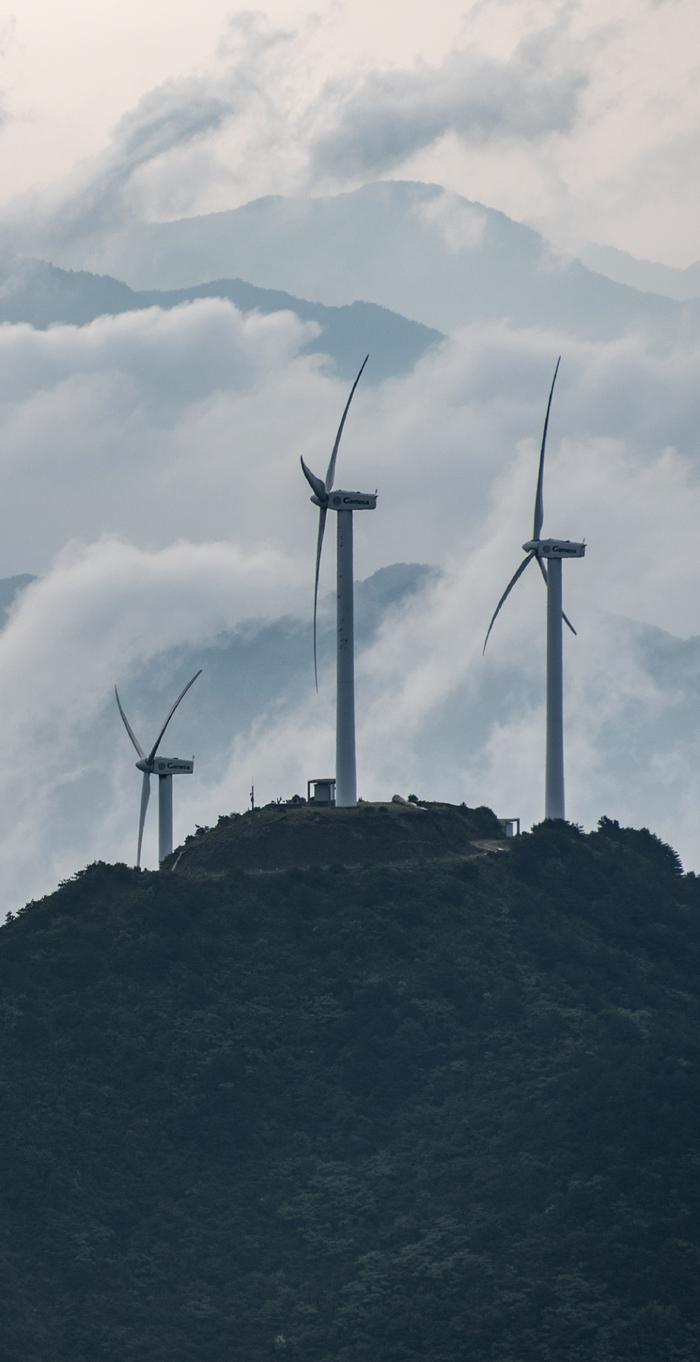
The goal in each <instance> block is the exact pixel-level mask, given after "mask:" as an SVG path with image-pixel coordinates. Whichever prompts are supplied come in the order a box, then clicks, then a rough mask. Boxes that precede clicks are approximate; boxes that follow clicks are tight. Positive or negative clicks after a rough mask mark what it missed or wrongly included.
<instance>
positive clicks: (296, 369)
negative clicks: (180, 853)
mask: <svg viewBox="0 0 700 1362" xmlns="http://www.w3.org/2000/svg"><path fill="white" fill-rule="evenodd" d="M59 239H60V249H58V243H59ZM45 244H47V245H48V243H45ZM56 245H57V249H56V251H55V252H53V253H52V252H51V251H49V249H47V250H46V257H47V258H46V260H44V261H43V262H42V261H31V260H24V261H17V260H16V259H15V260H14V261H12V262H10V261H6V264H5V273H4V281H3V287H2V289H1V290H0V317H1V318H2V319H3V320H4V322H5V324H4V325H3V326H0V348H1V349H2V363H0V410H1V411H2V416H3V442H2V469H3V487H4V493H5V502H6V505H7V507H8V508H9V512H8V516H7V520H6V524H5V527H4V536H3V541H2V558H1V559H0V571H2V572H3V574H4V575H5V577H10V576H12V577H13V578H16V575H17V574H18V573H24V574H29V573H34V574H37V576H38V579H39V580H37V581H36V582H33V583H32V582H29V581H28V579H27V577H26V576H25V578H23V579H22V580H21V581H19V579H18V582H14V583H9V584H7V588H6V592H5V595H3V596H2V599H1V600H0V604H3V605H4V604H5V603H6V597H7V603H9V599H10V596H11V595H12V594H13V592H16V589H17V585H18V584H19V585H20V586H21V587H27V589H26V590H21V591H20V593H19V595H18V596H17V597H16V600H15V605H14V607H13V608H12V609H11V610H10V614H9V620H8V623H7V625H6V627H5V628H4V629H3V631H2V633H0V704H2V707H3V713H4V714H5V715H6V724H5V739H4V741H5V748H4V751H5V755H4V764H3V768H2V771H1V772H0V808H2V809H3V810H4V823H3V826H4V833H3V835H2V836H1V837H0V883H2V885H3V886H4V894H5V897H6V901H7V902H8V905H9V904H10V903H11V904H12V906H17V904H18V903H19V902H21V901H22V899H23V898H26V896H27V895H28V894H36V893H39V892H43V891H44V890H48V889H50V888H51V887H52V885H53V883H54V882H55V880H56V879H57V878H60V877H62V876H65V875H67V874H70V873H72V871H73V870H75V869H76V868H78V867H79V866H80V865H82V864H84V863H85V862H86V861H88V860H91V859H95V858H104V859H114V858H123V859H126V860H132V859H133V851H134V831H135V824H136V802H137V794H138V792H137V788H136V785H137V775H136V772H135V771H134V770H133V766H132V763H131V756H132V753H131V752H130V750H129V746H128V743H127V742H126V741H125V739H124V734H123V732H122V730H121V728H120V725H119V721H118V716H117V714H116V709H115V708H114V703H113V693H112V686H113V683H114V682H115V681H118V682H119V685H120V690H121V691H122V692H123V695H124V699H125V703H126V704H127V711H128V712H129V714H130V716H132V711H133V719H134V722H135V724H136V725H137V731H139V732H140V731H141V728H143V731H144V735H147V732H148V731H150V728H151V727H152V726H153V725H157V723H158V720H159V718H160V717H162V714H164V713H165V712H166V711H167V708H168V707H169V705H170V703H171V702H172V699H173V698H174V695H175V694H176V693H177V690H178V689H179V687H180V686H181V685H182V684H184V681H185V680H186V679H187V677H188V676H189V675H192V674H193V672H194V671H195V670H197V668H198V667H200V666H202V665H203V666H204V672H203V675H202V677H201V678H200V680H199V681H198V683H197V687H196V688H195V689H194V690H193V692H192V694H191V696H188V697H187V702H186V704H183V706H182V711H181V712H180V711H179V712H178V715H177V716H176V724H174V726H173V732H172V741H173V750H174V751H175V748H177V752H176V753H175V754H177V755H185V756H188V755H190V754H191V752H192V750H193V749H194V750H195V753H196V768H195V775H194V777H193V778H191V779H190V778H188V779H182V780H181V781H180V783H179V785H178V788H177V790H176V797H175V831H176V837H178V838H179V837H182V836H183V835H184V834H185V833H186V832H187V831H188V830H191V828H192V827H193V826H194V824H195V823H201V824H203V823H208V822H214V821H216V818H217V817H218V815H219V814H220V813H221V812H225V811H229V810H231V809H235V808H241V807H243V806H244V805H245V803H246V801H247V797H248V790H249V788H250V783H251V781H252V780H254V781H255V783H256V789H257V790H258V791H259V797H260V798H277V797H286V796H288V795H290V794H292V793H293V792H295V791H297V792H303V790H304V788H305V782H306V779H307V778H308V777H309V776H313V775H318V774H322V773H327V772H328V771H329V770H330V769H331V768H332V761H333V646H332V623H331V616H332V594H330V595H328V596H324V614H323V621H322V684H321V691H320V695H319V696H318V697H316V695H315V693H314V690H313V684H312V669H311V655H310V651H311V644H310V605H311V579H312V565H313V553H314V544H315V521H314V519H313V511H312V508H311V507H310V506H309V505H308V499H307V489H306V487H305V485H304V484H303V482H302V479H301V474H300V472H299V465H298V456H299V454H300V453H303V454H304V456H305V458H306V459H307V460H308V462H309V463H310V465H311V466H312V467H314V468H319V469H320V470H321V471H322V470H323V469H324V468H325V465H326V462H327V459H328V454H329V449H330V444H331V441H332V438H333V433H334V431H335V428H336V425H337V421H338V417H339V414H340V411H341V410H342V406H343V403H344V401H345V398H346V395H347V378H348V376H349V374H350V373H352V372H354V371H355V369H356V366H357V364H358V363H359V361H360V360H361V358H362V356H363V354H364V353H365V351H366V350H368V349H369V350H370V351H371V360H370V365H369V366H368V369H367V371H366V379H367V381H365V379H364V378H363V382H362V385H361V388H360V389H359V391H358V395H357V399H356V401H355V403H354V406H353V412H352V420H351V421H350V422H349V423H348V427H347V429H346V433H345V436H344V443H343V449H342V454H341V462H342V470H343V471H342V474H341V476H342V477H343V478H345V477H346V476H347V478H348V480H350V481H351V482H352V483H356V484H357V485H358V486H365V485H366V486H367V487H375V486H377V487H378V488H379V493H380V497H379V508H378V509H379V513H378V515H377V516H376V517H372V518H371V524H362V526H360V527H358V542H357V573H358V576H359V577H360V578H362V579H364V585H363V586H362V588H361V590H360V591H359V594H358V612H357V613H358V629H359V632H360V643H361V647H360V655H359V666H358V699H359V709H358V720H359V740H360V788H361V791H362V793H363V794H364V795H365V797H368V798H380V797H385V796H387V795H391V794H392V793H393V792H394V791H398V792H401V793H404V794H405V793H407V792H408V791H409V790H416V791H417V792H418V793H420V794H423V795H425V796H427V797H436V798H447V799H451V800H455V801H456V802H460V801H462V800H466V801H467V802H468V803H470V804H472V805H478V804H482V803H485V804H489V805H491V806H492V807H494V808H495V809H496V811H497V812H498V813H500V814H502V815H513V814H516V815H520V816H521V817H522V818H523V819H524V821H525V822H528V821H533V820H535V819H537V818H538V817H540V816H541V812H542V748H543V667H544V594H543V591H542V586H541V583H538V582H530V583H524V584H522V588H521V587H520V586H519V587H518V603H517V608H515V609H514V610H513V611H512V612H510V613H509V614H508V616H507V617H506V616H505V615H504V617H503V618H502V619H501V620H499V624H498V630H497V632H496V633H495V634H494V636H493V638H492V641H491V643H490V645H489V654H488V656H487V658H486V659H485V660H483V659H482V657H481V645H482V641H483V635H484V630H485V627H486V624H487V622H488V619H489V617H490V614H491V612H492V610H493V608H494V605H495V603H496V601H497V599H498V596H499V594H500V592H501V591H502V589H503V587H504V586H505V583H506V581H507V580H508V577H509V576H510V574H511V573H512V571H513V569H514V567H515V566H516V563H517V561H518V558H519V553H520V549H519V546H520V544H521V543H522V542H523V540H524V539H525V538H526V537H527V535H528V534H529V532H530V526H531V515H532V499H533V495H534V477H535V470H536V461H537V450H538V447H539V438H540V432H541V424H542V417H543V411H544V401H545V398H546V392H547V388H548V385H549V381H550V378H551V373H552V369H553V365H554V361H555V358H556V356H557V354H559V353H563V361H562V368H561V373H560V380H559V384H558V389H557V397H556V402H555V406H554V410H553V415H552V423H551V427H550V441H549V447H548V461H549V471H548V481H547V487H546V495H545V531H546V532H547V533H556V534H563V535H569V536H571V537H577V538H581V537H585V536H587V537H588V541H589V551H588V554H587V557H586V559H585V561H584V562H583V563H581V564H577V565H571V566H570V569H567V573H566V574H565V576H566V584H565V590H566V599H567V610H568V611H569V613H570V614H571V616H572V618H573V619H574V621H575V623H576V626H577V628H578V630H579V637H578V639H571V640H568V641H567V645H566V646H567V661H566V666H567V735H568V738H567V761H568V792H569V810H570V814H571V817H572V818H574V819H576V820H579V821H581V822H583V823H585V824H587V825H591V824H593V823H595V821H596V820H597V818H598V817H599V816H600V814H601V813H608V814H610V815H611V816H613V817H620V818H621V819H622V820H623V821H625V822H631V823H649V824H652V825H653V826H654V828H655V829H656V830H657V831H658V832H659V833H660V834H661V835H664V836H666V837H668V839H669V840H671V841H673V842H674V844H676V845H677V846H678V848H679V850H680V852H681V854H682V855H683V856H684V858H685V860H686V863H687V864H688V865H690V866H693V865H697V864H698V861H697V850H696V843H697V838H696V827H695V824H696V812H695V811H696V809H697V807H698V802H699V801H700V777H699V776H698V774H697V773H698V772H699V771H700V736H698V735H697V730H696V713H697V708H698V704H697V702H698V698H700V697H699V694H698V692H699V691H700V673H699V667H700V659H699V656H698V652H699V649H698V643H697V637H698V635H700V620H699V619H698V612H697V571H696V563H697V523H698V518H699V517H700V483H699V478H698V473H699V471H700V463H699V460H698V453H699V451H698V431H699V430H700V401H699V390H698V385H697V372H698V367H699V366H700V336H699V335H698V328H697V316H698V313H697V311H696V303H695V302H694V301H692V300H691V301H689V302H679V301H678V300H674V299H672V298H669V297H661V296H660V295H654V294H652V293H650V292H644V291H641V290H640V289H636V288H631V287H629V286H626V285H623V284H618V283H616V282H614V281H611V280H610V279H608V278H605V277H604V276H603V275H602V274H596V273H594V272H592V271H591V270H590V269H588V268H587V267H586V266H584V265H583V264H581V263H580V262H577V261H573V260H569V259H564V258H562V257H561V256H559V255H557V253H556V252H555V251H554V250H553V249H552V248H551V247H549V246H548V245H547V243H546V242H544V241H543V239H542V238H541V237H539V236H538V235H537V234H536V233H535V232H533V231H531V230H530V229H528V228H525V227H522V226H520V225H519V224H517V223H514V222H512V221H510V220H509V219H508V218H507V217H505V216H504V215H503V214H500V213H498V212H496V211H494V210H491V209H488V208H485V207H483V206H480V205H475V204H472V203H469V202H468V201H467V200H465V199H461V198H460V197H459V196H457V195H455V194H452V193H447V192H445V191H443V190H441V189H440V188H439V187H437V186H434V185H420V184H415V183H398V182H397V183H385V184H377V185H369V186H367V187H365V188H364V189H360V190H357V191H355V192H353V193H350V194H341V195H337V196H335V197H333V198H331V197H326V198H320V199H308V200H302V199H287V200H285V199H282V198H268V199H263V200H257V201H256V202H254V203H252V204H250V205H248V206H247V207H245V208H242V209H237V210H235V211H232V212H230V213H221V214H213V215H208V216H206V217H202V218H194V219H190V220H189V221H180V222H172V223H161V224H152V223H151V224H132V225H131V226H129V227H128V228H125V229H123V230H120V234H119V235H118V237H112V238H110V237H107V236H105V238H104V240H102V241H101V242H97V241H96V240H95V238H94V237H93V238H92V239H91V241H90V244H89V249H88V245H87V242H86V239H84V238H81V237H80V235H79V233H76V234H75V236H74V238H73V239H72V241H71V242H70V243H69V241H68V238H67V236H66V235H65V233H63V235H60V237H59V234H57V236H56ZM96 271H99V273H96ZM104 271H109V273H108V274H106V273H104ZM198 281H204V282H198ZM368 519H369V518H368ZM331 557H332V555H331V554H329V556H328V560H327V561H326V562H325V564H324V574H323V590H324V592H327V591H328V590H329V589H330V588H331V586H332V581H333V571H332V562H331ZM416 563H420V564H428V565H430V567H429V568H426V567H423V568H420V569H418V568H415V567H413V568H407V567H406V566H402V565H405V564H416ZM634 621H637V622H634ZM139 726H140V727H139ZM180 749H181V750H180ZM151 833H152V834H153V835H151ZM154 847H155V833H154V831H153V829H151V830H150V832H149V833H148V834H147V838H146V843H145V848H146V863H147V864H148V863H149V858H150V857H151V856H152V853H153V851H154ZM150 863H152V860H151V861H150Z"/></svg>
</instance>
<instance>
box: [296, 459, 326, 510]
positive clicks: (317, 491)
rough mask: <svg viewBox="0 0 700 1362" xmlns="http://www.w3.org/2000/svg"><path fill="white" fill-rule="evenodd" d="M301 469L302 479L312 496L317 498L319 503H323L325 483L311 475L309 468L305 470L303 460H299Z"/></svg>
mask: <svg viewBox="0 0 700 1362" xmlns="http://www.w3.org/2000/svg"><path fill="white" fill-rule="evenodd" d="M301 467H302V470H303V473H304V477H305V478H306V481H307V482H308V484H309V487H310V488H311V491H312V492H313V494H314V496H316V497H318V499H319V501H325V500H326V484H325V482H323V481H322V479H321V478H317V477H316V474H315V473H312V472H311V469H310V468H307V466H306V464H305V463H304V460H303V459H302V460H301Z"/></svg>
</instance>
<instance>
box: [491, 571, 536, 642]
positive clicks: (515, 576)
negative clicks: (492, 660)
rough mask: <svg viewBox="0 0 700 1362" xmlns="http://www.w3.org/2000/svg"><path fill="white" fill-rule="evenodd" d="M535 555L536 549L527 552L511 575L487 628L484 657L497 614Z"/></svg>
mask: <svg viewBox="0 0 700 1362" xmlns="http://www.w3.org/2000/svg"><path fill="white" fill-rule="evenodd" d="M534 557H535V552H534V549H533V550H532V552H531V553H528V554H527V557H525V558H523V561H522V563H521V564H520V567H519V568H518V569H517V571H516V572H514V573H513V576H512V577H511V579H510V581H509V583H508V585H507V587H506V589H505V591H504V592H503V595H502V596H501V599H500V601H499V602H498V605H497V606H496V609H495V610H494V612H493V614H492V616H491V623H490V625H489V627H488V629H487V630H486V638H485V639H484V646H483V648H482V650H481V656H482V657H483V655H484V653H485V652H486V644H487V643H488V641H489V634H490V633H491V630H492V629H493V626H494V624H495V623H496V616H497V615H498V612H499V610H500V608H501V606H502V605H503V602H504V601H505V600H506V597H507V596H509V595H510V593H511V591H512V590H513V587H514V586H515V583H516V582H517V580H518V577H522V575H523V573H524V571H525V568H526V567H527V565H528V563H529V562H530V560H531V559H532V558H534Z"/></svg>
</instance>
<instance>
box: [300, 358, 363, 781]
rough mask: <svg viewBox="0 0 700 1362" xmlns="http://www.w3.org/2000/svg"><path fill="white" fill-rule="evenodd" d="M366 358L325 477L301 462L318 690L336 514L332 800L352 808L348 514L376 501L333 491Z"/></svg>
mask: <svg viewBox="0 0 700 1362" xmlns="http://www.w3.org/2000/svg"><path fill="white" fill-rule="evenodd" d="M368 359H369V355H365V358H364V360H363V362H362V365H361V366H360V371H359V373H358V375H357V378H356V379H355V382H354V383H353V385H352V388H351V390H350V396H349V398H348V400H347V402H346V404H345V410H344V412H343V415H342V417H341V419H340V425H339V426H338V432H337V434H336V437H335V444H334V445H333V449H332V452H331V458H330V463H329V464H328V471H327V473H326V480H325V482H324V481H323V480H322V479H321V478H317V477H316V475H315V473H312V472H311V470H310V469H309V468H307V466H306V464H305V463H304V460H303V459H302V460H301V466H302V469H303V471H304V477H305V478H306V480H307V482H308V483H309V486H310V487H311V490H312V492H313V496H312V497H311V500H312V502H313V503H314V505H315V506H318V508H319V518H318V540H317V543H316V576H315V579H314V674H315V677H316V689H317V690H318V654H317V647H316V617H317V612H318V579H319V572H320V568H321V550H322V548H323V535H324V532H325V528H326V516H327V513H328V511H329V510H330V511H335V512H336V513H337V516H338V550H337V572H338V576H337V636H338V637H337V664H336V687H337V696H336V717H335V779H336V795H335V802H336V805H337V806H338V807H339V808H351V807H354V805H355V804H356V803H357V766H356V757H355V639H354V584H353V564H352V529H353V526H352V515H353V511H373V510H374V508H375V506H376V504H377V493H376V492H343V491H340V490H334V488H333V483H334V481H335V464H336V459H337V457H338V447H339V445H340V439H341V436H342V434H343V427H344V425H345V419H346V417H347V414H348V411H349V408H350V403H351V402H352V399H353V397H354V394H355V389H356V387H357V385H358V383H359V381H360V378H361V375H362V371H363V369H364V367H365V364H366V363H367V360H368Z"/></svg>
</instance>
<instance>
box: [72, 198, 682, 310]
mask: <svg viewBox="0 0 700 1362" xmlns="http://www.w3.org/2000/svg"><path fill="white" fill-rule="evenodd" d="M67 263H71V264H77V263H80V264H86V263H90V262H87V261H84V260H80V261H78V260H76V259H72V260H70V261H68V262H67ZM92 265H93V266H94V267H97V268H100V269H109V270H110V271H113V272H114V273H116V274H118V275H119V276H121V277H123V278H125V279H128V280H129V282H130V283H131V284H132V285H133V286H135V287H139V288H142V289H145V288H153V287H159V288H170V289H172V288H178V287H182V286H184V285H186V284H188V283H189V282H190V280H191V279H192V278H197V277H198V276H199V277H200V278H201V277H202V276H206V275H209V276H211V275H216V276H227V275H230V274H236V275H240V274H243V275H244V276H245V277H247V278H249V279H252V280H254V281H255V282H256V283H258V284H264V285H265V286H266V287H271V288H275V289H289V290H291V291H292V292H293V293H295V294H303V295H306V296H312V297H315V298H319V299H322V300H323V301H324V302H325V303H328V304H339V303H345V302H347V301H348V300H349V299H353V298H371V299H372V300H373V301H374V302H377V303H380V304H382V306H384V307H388V308H391V309H392V310H394V311H398V312H400V313H402V314H405V315H407V316H410V317H414V318H418V319H420V320H421V321H423V322H426V323H428V324H429V325H430V326H434V327H436V328H438V329H439V330H441V331H448V332H449V331H452V330H454V329H455V328H456V327H459V326H460V325H464V324H465V323H468V322H473V321H478V320H482V319H487V318H488V319H493V318H502V317H503V318H505V317H507V318H510V319H511V320H512V321H514V322H515V323H516V324H518V325H527V326H531V325H536V326H542V325H547V326H549V325H551V326H558V327H561V328H563V329H565V330H567V331H570V332H572V333H575V334H577V335H584V336H590V337H605V336H613V335H618V334H620V333H621V332H624V331H626V330H628V329H629V328H631V327H639V326H642V327H648V328H650V329H653V331H654V333H655V335H657V336H668V337H672V336H674V335H675V334H676V332H677V329H678V327H679V325H680V323H681V319H682V318H683V317H684V315H685V314H684V310H683V309H682V308H681V307H680V306H679V304H678V303H676V302H673V301H672V300H670V299H668V298H661V297H654V296H653V295H649V294H646V293H640V292H638V291H637V290H635V289H631V288H627V287H625V286H623V285H621V284H617V283H614V282H612V281H611V280H610V279H606V278H604V277H603V276H602V275H597V274H594V273H593V272H592V271H591V270H589V269H587V268H586V267H585V266H584V265H582V264H580V263H579V262H578V261H569V260H565V259H562V258H561V257H560V256H558V255H557V254H556V253H555V252H553V250H552V249H551V247H549V246H548V244H547V243H546V242H545V241H544V240H543V239H542V238H541V237H540V236H538V235H537V233H536V232H534V231H532V230H531V229H530V228H528V227H524V226H522V225H521V224H518V223H516V222H512V221H511V220H510V219H509V218H507V217H506V216H505V215H504V214H503V213H498V212H495V211H494V210H493V209H489V208H485V207H483V206H482V205H480V204H476V203H471V202H469V201H468V200H466V199H463V198H461V197H460V196H459V195H457V194H453V193H448V192H447V191H445V190H443V189H442V188H440V187H439V186H437V185H427V184H418V183H412V182H399V181H395V182H394V181H392V182H386V183H379V184H373V185H367V186H364V187H363V188H361V189H357V190H355V191H354V192H352V193H347V194H339V195H336V196H334V197H327V198H318V199H301V198H296V199H283V198H264V199H258V200H256V201H255V202H253V203H250V204H247V205H245V206H244V207H242V208H239V209H236V210H234V211H231V212H224V213H213V214H209V215H207V216H204V217H198V218H190V219H184V220H182V221H177V222H166V223H154V224H142V225H139V226H138V227H135V228H132V229H130V230H129V231H128V232H127V233H126V234H125V235H124V236H122V237H120V238H119V240H118V241H115V242H112V243H109V242H106V243H105V245H104V247H103V248H101V249H100V250H99V251H97V253H96V254H95V255H94V256H93V259H92ZM696 321H697V314H696V313H695V312H693V311H692V310H691V313H690V323H691V324H694V323H695V322H696ZM685 324H686V326H687V325H688V319H687V318H686V321H685Z"/></svg>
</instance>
